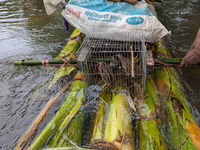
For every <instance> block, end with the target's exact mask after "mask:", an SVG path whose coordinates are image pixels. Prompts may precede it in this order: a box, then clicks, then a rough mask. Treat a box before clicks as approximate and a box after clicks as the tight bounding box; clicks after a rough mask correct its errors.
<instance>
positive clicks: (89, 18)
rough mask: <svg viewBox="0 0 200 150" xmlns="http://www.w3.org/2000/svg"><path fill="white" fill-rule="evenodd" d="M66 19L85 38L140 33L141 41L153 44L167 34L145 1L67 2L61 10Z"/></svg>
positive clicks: (92, 0) (104, 0)
mask: <svg viewBox="0 0 200 150" xmlns="http://www.w3.org/2000/svg"><path fill="white" fill-rule="evenodd" d="M62 15H63V16H64V17H65V18H66V20H67V21H68V22H69V23H70V24H71V25H73V26H74V27H76V28H78V29H79V30H80V31H81V32H83V33H84V34H86V35H89V34H90V35H93V36H94V37H95V35H99V34H98V33H101V34H102V33H104V36H105V38H108V36H107V35H109V36H113V37H116V40H117V39H118V38H117V37H118V36H122V40H123V37H125V36H123V35H126V32H128V33H129V35H130V34H132V33H133V34H132V35H131V36H132V37H133V39H136V38H137V37H136V36H135V35H137V34H135V33H134V32H143V35H144V38H145V41H147V42H150V43H155V42H156V41H158V40H159V39H160V38H162V37H163V36H165V35H170V32H168V30H167V29H166V28H165V27H164V26H163V25H162V24H161V23H160V22H159V20H158V19H157V18H156V17H155V16H154V15H153V14H152V13H151V11H150V9H149V8H148V6H147V4H146V3H145V2H142V1H140V2H137V4H136V5H133V4H130V3H127V2H118V3H116V2H112V1H107V0H71V1H70V2H69V3H68V4H67V5H66V8H65V9H64V10H63V11H62Z"/></svg>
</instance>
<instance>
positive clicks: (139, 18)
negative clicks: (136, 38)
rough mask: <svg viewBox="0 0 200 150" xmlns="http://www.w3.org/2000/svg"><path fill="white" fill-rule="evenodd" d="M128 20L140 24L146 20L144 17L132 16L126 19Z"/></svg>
mask: <svg viewBox="0 0 200 150" xmlns="http://www.w3.org/2000/svg"><path fill="white" fill-rule="evenodd" d="M126 22H127V23H128V24H130V25H139V24H142V23H143V22H144V19H143V18H142V17H130V18H128V19H126Z"/></svg>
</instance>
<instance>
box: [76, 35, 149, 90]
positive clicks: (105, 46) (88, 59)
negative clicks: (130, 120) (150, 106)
mask: <svg viewBox="0 0 200 150" xmlns="http://www.w3.org/2000/svg"><path fill="white" fill-rule="evenodd" d="M134 34H135V36H134V38H133V37H132V35H133V33H131V36H130V33H128V32H126V33H124V34H123V35H118V36H112V35H111V36H106V38H105V37H104V36H103V34H100V33H98V34H96V35H95V37H94V36H92V35H93V34H89V35H87V36H86V38H85V39H84V41H83V43H82V45H81V47H80V48H79V50H78V51H77V53H78V67H79V70H80V71H83V72H85V73H86V80H87V82H89V84H90V85H91V84H93V85H96V84H100V83H101V84H102V85H105V84H108V85H109V86H112V87H115V86H116V85H117V86H119V87H121V88H123V89H126V90H128V91H130V92H134V91H135V88H138V86H140V89H141V90H142V91H143V92H144V90H145V83H146V70H147V50H146V47H145V40H144V36H143V33H142V32H135V33H134ZM135 37H137V38H135Z"/></svg>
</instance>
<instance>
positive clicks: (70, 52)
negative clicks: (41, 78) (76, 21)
mask: <svg viewBox="0 0 200 150" xmlns="http://www.w3.org/2000/svg"><path fill="white" fill-rule="evenodd" d="M79 35H81V33H80V31H79V30H78V29H75V30H74V31H73V33H72V34H71V36H70V38H71V39H73V38H74V37H76V36H79ZM81 42H82V41H81V39H73V40H70V41H68V42H67V44H66V45H65V47H64V48H63V50H62V51H61V52H60V54H59V55H58V56H57V57H56V58H55V60H58V59H70V58H72V57H74V56H75V52H76V51H77V50H78V48H79V47H80V45H81ZM73 70H76V67H73V66H62V67H61V68H59V69H58V70H57V71H56V72H55V74H54V77H53V79H52V81H51V82H50V85H49V87H48V88H49V89H50V88H51V87H52V86H53V85H54V84H55V83H56V81H57V80H58V79H59V78H61V77H62V76H65V75H69V74H70V72H72V71H73Z"/></svg>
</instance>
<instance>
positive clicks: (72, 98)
mask: <svg viewBox="0 0 200 150" xmlns="http://www.w3.org/2000/svg"><path fill="white" fill-rule="evenodd" d="M81 89H83V82H82V81H81V80H75V81H73V82H72V84H71V86H70V90H69V91H70V93H69V94H68V95H67V98H66V100H65V102H64V103H63V105H62V106H61V108H60V109H59V111H58V112H57V113H56V114H55V116H54V117H53V118H52V120H51V121H50V122H49V123H48V125H47V126H46V127H45V129H44V130H43V131H42V132H41V133H40V135H39V136H38V137H37V138H36V139H35V141H34V142H33V143H32V144H31V145H30V147H29V148H28V149H30V150H38V149H40V148H41V147H42V146H43V145H44V144H45V143H46V142H47V140H48V139H49V137H50V136H51V135H52V133H53V132H54V131H55V130H56V129H57V128H58V127H59V125H60V124H61V123H62V121H63V120H64V118H65V117H66V115H67V114H68V113H69V112H70V111H71V109H72V108H73V106H74V104H75V103H76V101H77V94H78V92H79V91H80V90H81Z"/></svg>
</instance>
